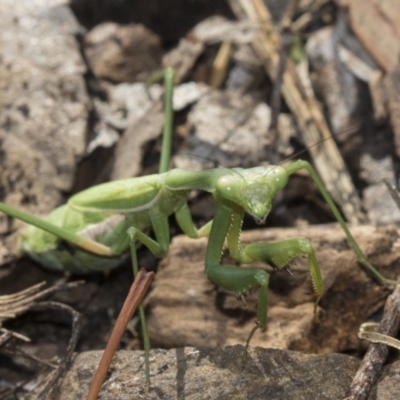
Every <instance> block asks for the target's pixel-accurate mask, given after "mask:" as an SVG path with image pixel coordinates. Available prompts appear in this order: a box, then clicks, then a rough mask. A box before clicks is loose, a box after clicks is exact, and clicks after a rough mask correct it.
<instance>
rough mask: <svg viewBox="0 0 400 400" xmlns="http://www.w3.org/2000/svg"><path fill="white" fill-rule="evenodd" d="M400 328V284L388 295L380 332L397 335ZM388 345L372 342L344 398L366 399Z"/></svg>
mask: <svg viewBox="0 0 400 400" xmlns="http://www.w3.org/2000/svg"><path fill="white" fill-rule="evenodd" d="M399 329H400V284H398V285H397V286H396V288H395V290H394V291H393V293H392V294H391V295H390V296H389V297H388V299H387V301H386V304H385V309H384V313H383V317H382V321H381V323H380V324H379V328H378V331H377V332H378V333H380V334H382V335H387V336H391V337H395V336H396V335H397V332H398V331H399ZM388 352H389V350H388V347H387V346H386V345H384V344H381V343H371V344H370V345H369V347H368V351H367V353H366V354H365V356H364V359H363V361H362V362H361V365H360V367H359V369H358V371H357V374H356V376H355V377H354V379H353V382H352V383H351V385H350V388H349V390H348V392H347V394H346V397H345V399H344V400H364V399H365V400H366V399H368V396H369V394H370V392H371V390H372V388H373V386H374V385H375V383H376V382H377V380H378V378H379V376H380V374H381V372H382V366H383V363H384V362H385V360H386V357H387V355H388Z"/></svg>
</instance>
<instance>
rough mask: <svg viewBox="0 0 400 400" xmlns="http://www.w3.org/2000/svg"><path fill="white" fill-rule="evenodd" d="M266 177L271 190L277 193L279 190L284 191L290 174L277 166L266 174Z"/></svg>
mask: <svg viewBox="0 0 400 400" xmlns="http://www.w3.org/2000/svg"><path fill="white" fill-rule="evenodd" d="M266 177H267V179H268V184H269V185H270V187H271V189H272V190H274V191H275V192H277V191H278V190H281V189H283V188H284V187H285V186H286V184H287V182H288V179H289V176H288V173H287V171H286V169H285V168H284V167H281V166H279V165H278V166H276V167H274V168H272V169H271V170H269V171H268V172H267V173H266Z"/></svg>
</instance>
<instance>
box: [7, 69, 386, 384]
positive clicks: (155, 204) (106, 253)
mask: <svg viewBox="0 0 400 400" xmlns="http://www.w3.org/2000/svg"><path fill="white" fill-rule="evenodd" d="M163 76H164V81H165V87H166V90H165V98H166V100H165V113H166V123H165V129H164V136H163V145H162V155H161V163H160V169H159V174H155V175H149V176H144V177H139V178H131V179H125V180H120V181H114V182H109V183H105V184H102V185H98V186H94V187H92V188H89V189H87V190H84V191H82V192H80V193H78V194H76V195H74V196H73V197H71V198H70V200H69V201H68V203H67V204H66V205H64V206H61V207H59V208H57V209H56V210H54V211H53V212H52V213H51V214H49V215H48V216H47V217H46V218H45V219H43V220H42V219H39V218H36V217H33V216H31V215H28V214H26V213H24V212H21V211H18V210H16V209H15V208H12V207H10V206H7V205H6V204H4V203H0V211H2V212H4V213H6V214H8V215H10V216H12V217H15V218H18V219H21V220H23V221H25V222H26V223H28V224H30V225H31V226H30V227H28V228H27V229H26V230H24V231H23V233H22V237H23V241H22V249H23V251H24V252H26V253H27V254H28V255H29V256H30V257H32V258H33V259H34V260H36V261H37V262H38V263H40V264H41V265H43V266H44V267H46V268H50V269H57V270H64V271H69V272H72V273H78V274H79V273H87V272H91V271H99V270H105V269H110V268H112V267H115V266H117V265H118V264H119V263H120V257H119V256H120V255H122V254H123V253H125V252H126V251H128V250H129V249H130V252H131V259H132V265H133V271H134V274H135V276H136V274H137V272H138V265H137V257H136V242H137V241H139V242H141V243H142V244H144V245H145V246H146V247H147V248H148V249H150V251H151V252H152V253H153V254H154V255H156V256H157V257H163V256H164V255H165V254H166V252H167V251H168V247H169V241H170V233H169V223H168V217H169V216H170V215H172V214H175V217H176V220H177V223H178V225H179V226H180V227H181V229H182V231H183V232H184V233H185V234H186V235H188V236H189V237H192V238H198V237H201V236H206V235H208V236H209V243H208V246H207V252H206V257H205V272H206V274H207V276H208V278H209V279H210V280H211V281H212V282H213V283H215V284H216V285H218V286H220V287H222V288H224V289H226V290H229V291H232V292H234V293H235V294H236V295H237V296H238V297H243V296H244V295H245V294H246V292H248V291H252V290H255V289H258V290H259V297H258V311H257V320H256V325H255V326H254V328H253V329H252V331H251V332H250V334H249V337H248V339H247V343H246V348H247V346H248V345H249V342H250V339H251V337H252V336H253V334H254V332H255V331H256V330H257V329H263V328H265V327H266V322H267V297H268V278H269V276H268V274H267V272H265V271H264V270H261V269H257V268H240V267H236V266H232V265H222V264H221V253H222V249H223V246H224V242H225V240H226V241H227V245H228V248H229V251H230V254H231V256H232V257H233V258H234V259H235V260H237V261H238V262H241V263H245V264H248V263H252V262H254V261H263V262H266V263H268V264H270V265H272V266H273V267H275V268H276V269H279V270H281V269H284V268H285V267H286V266H287V265H288V264H289V263H290V262H291V261H293V260H294V259H295V258H297V257H299V256H302V255H305V256H307V258H308V263H309V268H310V273H311V279H312V285H313V289H314V294H315V296H316V303H315V304H316V306H317V304H318V302H319V300H320V298H321V296H322V294H323V291H324V285H323V281H322V278H321V273H320V269H319V266H318V262H317V259H316V257H315V254H314V250H313V247H312V245H311V243H310V242H309V240H307V239H289V240H285V241H282V242H275V243H268V244H265V243H261V244H249V245H247V246H245V247H242V246H241V244H240V232H241V225H242V220H243V215H244V213H245V212H247V213H249V214H250V215H252V216H253V217H254V218H255V219H256V220H257V221H259V222H264V221H265V219H266V217H267V215H268V212H269V211H270V208H271V204H272V200H273V198H274V196H275V194H276V193H277V192H278V191H279V190H281V189H282V188H283V187H284V186H285V185H286V183H287V181H288V178H289V176H290V175H291V174H293V173H295V172H297V171H299V170H301V169H306V170H307V171H308V172H309V174H310V175H311V178H312V179H313V180H314V182H315V184H316V185H317V187H318V188H319V190H320V192H321V194H322V196H323V197H324V198H325V200H326V202H327V203H328V205H329V207H330V208H331V210H332V212H333V214H334V215H335V217H336V219H337V220H338V222H339V223H340V225H341V227H342V228H343V230H344V232H345V234H346V236H347V238H348V240H349V242H350V244H351V245H352V247H353V249H354V251H355V253H356V254H357V256H358V259H359V261H360V262H361V264H363V265H364V267H366V268H367V269H368V270H369V271H370V272H371V273H372V274H373V276H374V277H375V278H376V279H377V280H378V281H379V282H380V283H383V284H389V283H392V282H391V281H389V280H387V279H386V278H384V277H383V276H382V275H381V274H380V273H379V272H378V271H377V270H376V269H375V268H374V267H373V266H372V265H371V264H370V263H369V262H368V260H367V259H366V257H365V256H364V254H363V253H362V251H361V250H360V248H359V246H358V245H357V243H356V241H355V239H354V238H353V236H352V234H351V233H350V231H349V229H348V228H347V226H346V223H345V222H344V220H343V218H342V216H341V215H340V213H339V211H338V209H337V208H336V206H335V204H334V202H333V201H332V199H331V197H330V195H329V193H328V192H327V190H326V189H325V187H324V185H323V183H322V182H321V180H320V178H319V177H318V175H317V174H316V172H315V171H314V169H313V168H312V167H311V165H310V164H309V163H308V162H306V161H301V160H298V161H295V162H293V163H292V164H291V165H289V166H287V167H283V166H261V167H255V168H250V169H241V168H234V169H227V168H215V169H210V170H205V171H201V172H190V171H184V170H179V169H172V170H169V164H170V150H171V137H172V92H173V84H174V72H173V70H172V69H171V68H167V69H166V70H165V71H164V72H163ZM191 190H204V191H207V192H210V193H211V194H212V195H213V197H214V199H215V202H216V210H215V216H214V219H213V220H212V221H210V222H208V223H207V224H206V225H204V226H203V227H201V228H200V229H197V228H196V227H195V225H194V223H193V221H192V218H191V215H190V210H189V207H188V204H187V195H188V192H189V191H191ZM147 228H152V229H153V231H154V235H155V240H154V239H152V238H150V237H149V236H148V235H147V234H146V233H144V230H146V229H147ZM62 241H66V242H67V243H69V244H72V245H73V246H74V248H71V247H70V248H68V246H61V244H62ZM139 314H140V319H141V323H142V329H143V339H144V347H145V350H146V378H147V383H148V385H149V379H150V378H149V377H150V372H149V359H148V351H149V348H150V343H149V339H148V334H147V328H146V321H145V316H144V311H143V307H140V309H139Z"/></svg>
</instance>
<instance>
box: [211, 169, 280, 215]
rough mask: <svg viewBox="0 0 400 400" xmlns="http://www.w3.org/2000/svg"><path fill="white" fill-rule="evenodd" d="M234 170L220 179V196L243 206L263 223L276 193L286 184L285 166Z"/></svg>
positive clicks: (218, 182)
mask: <svg viewBox="0 0 400 400" xmlns="http://www.w3.org/2000/svg"><path fill="white" fill-rule="evenodd" d="M233 171H234V173H230V174H226V175H223V176H221V177H220V178H219V179H218V181H217V184H216V192H217V195H218V197H219V198H221V199H225V200H228V201H231V202H233V203H235V204H237V205H239V206H241V207H242V208H243V209H244V210H246V212H248V213H249V214H250V215H252V216H253V217H254V218H255V219H256V220H257V221H259V222H264V221H265V218H266V217H267V215H268V213H269V211H270V209H271V204H272V200H273V198H274V196H275V194H276V192H277V191H278V190H281V189H282V188H283V187H285V186H286V183H287V181H288V173H287V171H286V169H285V168H284V167H281V166H274V167H271V166H268V167H256V168H251V169H247V170H233Z"/></svg>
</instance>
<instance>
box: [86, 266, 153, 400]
mask: <svg viewBox="0 0 400 400" xmlns="http://www.w3.org/2000/svg"><path fill="white" fill-rule="evenodd" d="M153 277H154V272H147V271H146V270H144V269H141V270H140V271H139V273H138V274H137V276H136V278H135V280H134V282H133V284H132V286H131V289H130V290H129V293H128V296H127V297H126V299H125V302H124V305H123V306H122V309H121V312H120V314H119V316H118V319H117V322H116V323H115V326H114V329H113V331H112V333H111V336H110V338H109V339H108V343H107V346H106V348H105V350H104V353H103V356H102V357H101V360H100V363H99V366H98V367H97V370H96V373H95V375H94V377H93V380H92V383H91V385H90V389H89V393H88V395H87V397H86V400H96V399H97V396H98V394H99V392H100V389H101V385H102V384H103V381H104V379H105V377H106V375H107V370H108V367H109V366H110V364H111V361H112V358H113V356H114V354H115V352H116V350H117V347H118V345H119V343H120V341H121V337H122V335H123V334H124V332H125V329H126V326H127V325H128V322H129V320H130V319H131V318H132V315H133V313H134V312H135V310H136V308H137V307H138V306H139V304H140V303H141V302H142V300H143V297H144V296H145V294H146V293H147V290H148V288H149V286H150V284H151V282H152V280H153Z"/></svg>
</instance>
